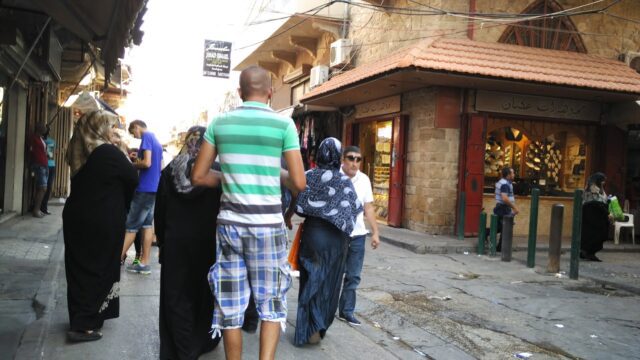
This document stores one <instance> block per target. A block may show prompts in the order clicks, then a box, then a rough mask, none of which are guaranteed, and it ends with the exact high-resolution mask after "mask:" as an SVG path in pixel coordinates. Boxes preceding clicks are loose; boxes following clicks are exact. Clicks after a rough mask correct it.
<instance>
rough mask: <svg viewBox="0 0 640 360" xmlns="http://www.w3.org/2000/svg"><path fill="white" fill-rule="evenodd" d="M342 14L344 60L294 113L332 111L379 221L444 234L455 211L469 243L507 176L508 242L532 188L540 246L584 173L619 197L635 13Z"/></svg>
mask: <svg viewBox="0 0 640 360" xmlns="http://www.w3.org/2000/svg"><path fill="white" fill-rule="evenodd" d="M348 10H349V11H348V14H349V15H348V20H349V21H348V31H347V32H345V33H346V38H347V39H350V41H351V45H350V46H351V47H350V48H349V49H346V51H345V52H347V53H348V54H349V55H348V58H347V59H346V60H345V61H343V62H342V63H340V64H338V65H337V66H332V70H331V76H330V79H329V80H328V81H326V82H324V83H322V84H320V85H319V86H316V87H314V88H313V89H310V90H309V91H307V92H305V94H304V96H302V98H301V103H302V104H303V105H301V106H299V107H298V108H300V107H306V108H311V107H316V108H320V107H324V108H325V109H327V110H328V111H329V112H331V111H332V109H337V111H335V112H334V113H337V114H339V115H340V117H341V118H342V122H341V126H342V132H341V135H342V139H343V141H344V142H345V143H349V144H357V145H359V146H360V147H361V148H362V149H363V155H364V158H365V159H364V163H363V171H365V172H366V173H368V174H369V176H370V177H371V179H372V182H373V184H374V194H375V197H376V210H377V213H378V216H379V219H380V220H381V221H386V222H387V223H388V224H390V225H393V226H402V227H406V228H409V229H412V230H417V231H422V232H428V233H439V234H452V233H455V231H456V229H457V226H456V225H457V223H458V220H459V215H458V209H459V207H460V208H464V209H465V214H466V217H465V222H464V224H463V225H464V233H465V234H466V235H472V234H474V233H477V232H478V218H479V213H480V212H481V211H482V210H483V209H484V210H485V211H487V212H490V211H491V210H492V209H493V205H494V200H493V184H494V183H495V181H496V180H497V179H498V177H499V170H500V169H501V168H502V167H503V166H512V167H514V169H515V170H516V173H517V181H516V202H517V203H518V205H519V207H520V209H521V210H522V214H521V215H520V216H519V217H518V219H517V221H516V227H515V233H516V235H524V234H526V233H528V230H529V224H528V209H529V206H530V202H531V192H532V189H533V188H538V189H540V191H541V196H540V216H539V222H538V234H541V235H544V234H547V233H548V229H549V211H550V207H551V205H552V204H553V203H562V204H564V205H565V220H564V224H565V228H564V231H563V234H565V235H570V234H571V229H570V227H571V221H570V219H571V215H572V214H571V203H572V195H573V191H574V190H575V189H578V188H582V187H583V186H584V185H585V182H586V179H587V177H588V176H589V174H590V173H592V172H595V171H604V172H605V173H606V174H607V176H608V178H609V181H608V185H609V188H608V190H609V191H610V192H611V193H614V194H616V195H618V196H619V197H621V198H623V199H624V198H625V196H626V195H627V189H628V188H630V187H631V183H632V182H633V181H634V180H633V176H631V175H630V174H629V171H628V170H629V169H627V167H626V164H627V158H628V153H629V152H630V150H629V147H628V146H627V145H626V144H625V142H626V141H627V140H626V139H627V138H628V134H629V133H630V132H629V129H630V128H629V126H633V124H634V123H638V122H639V119H640V117H639V116H640V115H639V114H640V111H638V109H639V107H638V105H637V103H636V101H637V100H638V99H640V74H638V72H637V71H638V70H639V69H640V64H639V62H640V58H637V56H638V55H637V54H636V53H638V52H640V36H638V33H639V31H640V25H639V24H638V22H637V19H640V6H638V5H637V3H635V2H633V1H620V2H616V1H604V2H598V3H592V2H591V1H588V0H531V1H524V0H523V1H506V0H492V1H489V0H464V1H463V0H456V1H436V0H433V1H428V2H427V1H419V2H418V1H410V0H386V1H382V2H380V1H377V0H370V1H358V2H355V1H354V2H352V3H351V5H350V6H349V9H348ZM634 19H635V20H634ZM345 33H342V34H341V35H342V36H343V37H344V36H345V35H344V34H345ZM347 44H349V43H347ZM332 60H335V59H329V62H331V61H332ZM321 64H322V63H320V62H315V63H313V64H310V65H313V66H317V65H321ZM324 64H326V65H331V64H327V63H324ZM280 76H283V77H284V76H286V74H280ZM295 111H297V110H295V109H294V113H295ZM462 194H464V199H463V195H462ZM462 205H464V206H462ZM635 206H636V207H637V205H635ZM632 207H634V204H632Z"/></svg>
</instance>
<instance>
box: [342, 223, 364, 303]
mask: <svg viewBox="0 0 640 360" xmlns="http://www.w3.org/2000/svg"><path fill="white" fill-rule="evenodd" d="M366 237H367V236H366V235H360V236H355V237H353V238H351V241H350V242H349V250H348V253H347V265H346V266H345V268H346V270H345V275H344V285H343V286H342V293H341V294H340V314H341V315H353V312H354V311H355V309H356V289H357V288H358V285H360V273H361V272H362V263H364V241H365V239H366Z"/></svg>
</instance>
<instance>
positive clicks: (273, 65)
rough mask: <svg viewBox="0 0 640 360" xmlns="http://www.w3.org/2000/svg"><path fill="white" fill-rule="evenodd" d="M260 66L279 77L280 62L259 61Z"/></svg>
mask: <svg viewBox="0 0 640 360" xmlns="http://www.w3.org/2000/svg"><path fill="white" fill-rule="evenodd" d="M258 66H260V67H261V68H263V69H265V70H267V71H268V72H270V73H272V74H273V76H275V77H278V76H279V74H278V73H279V72H280V63H277V62H270V61H258Z"/></svg>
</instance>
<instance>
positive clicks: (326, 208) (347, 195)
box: [296, 137, 363, 235]
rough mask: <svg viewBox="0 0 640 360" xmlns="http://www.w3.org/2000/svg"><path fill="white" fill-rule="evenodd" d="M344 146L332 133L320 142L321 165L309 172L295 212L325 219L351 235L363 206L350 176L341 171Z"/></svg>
mask: <svg viewBox="0 0 640 360" xmlns="http://www.w3.org/2000/svg"><path fill="white" fill-rule="evenodd" d="M341 147H342V145H341V144H340V141H339V140H338V139H336V138H332V137H330V138H326V139H324V140H323V141H322V143H320V147H319V148H318V152H317V153H316V163H317V166H318V167H317V168H315V169H311V170H308V171H307V172H306V177H307V188H306V189H305V190H304V191H302V192H301V193H300V194H298V200H297V203H296V213H298V215H300V216H314V217H317V218H321V219H323V220H326V221H328V222H330V223H331V224H333V225H334V226H335V227H337V228H338V229H340V230H341V231H342V232H344V233H346V234H347V235H350V234H351V232H352V231H353V228H354V226H355V223H356V217H357V216H358V214H359V213H360V212H362V211H363V207H362V204H361V203H360V201H358V196H357V194H356V191H355V189H354V187H353V183H351V179H349V177H348V176H346V175H344V174H341V173H340V164H341V162H340V158H341V151H342V149H341Z"/></svg>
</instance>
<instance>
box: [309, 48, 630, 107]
mask: <svg viewBox="0 0 640 360" xmlns="http://www.w3.org/2000/svg"><path fill="white" fill-rule="evenodd" d="M430 85H441V86H454V87H462V88H478V89H489V90H502V91H505V90H509V91H514V92H521V93H530V94H540V95H547V96H560V97H574V98H583V99H590V100H596V101H627V100H634V99H640V74H638V73H637V72H636V71H634V70H633V69H631V68H630V67H628V66H627V65H626V64H624V63H623V62H620V61H615V60H610V59H606V58H602V57H598V56H593V55H588V54H580V53H575V52H567V51H559V50H547V49H538V48H531V47H524V46H517V45H510V44H501V43H489V42H480V41H473V40H467V39H447V38H440V39H437V40H427V41H424V42H421V43H419V44H416V45H413V46H410V47H407V48H404V49H402V50H400V51H398V52H396V53H394V54H392V55H389V56H387V57H385V58H383V59H381V60H378V61H375V62H371V63H368V64H364V65H361V66H358V67H356V68H355V69H353V70H350V71H347V72H346V73H344V74H341V75H338V76H335V77H333V78H332V79H331V80H329V81H328V82H326V83H324V84H322V85H320V86H318V87H316V88H315V89H313V90H311V91H310V92H308V93H307V94H305V95H304V96H303V97H302V99H301V102H303V103H305V104H315V105H328V106H346V105H353V104H357V103H361V102H365V101H368V100H373V99H378V98H382V97H385V96H389V95H394V94H399V93H402V92H406V91H411V90H415V89H418V88H423V87H426V86H430Z"/></svg>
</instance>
